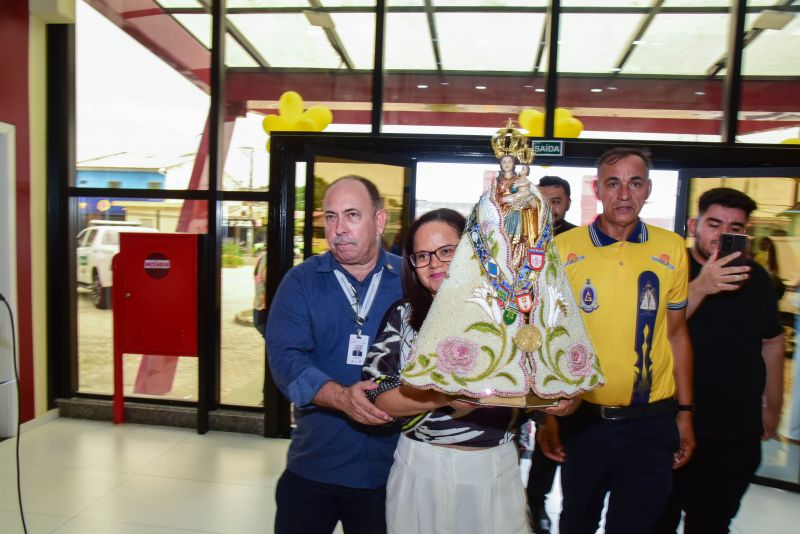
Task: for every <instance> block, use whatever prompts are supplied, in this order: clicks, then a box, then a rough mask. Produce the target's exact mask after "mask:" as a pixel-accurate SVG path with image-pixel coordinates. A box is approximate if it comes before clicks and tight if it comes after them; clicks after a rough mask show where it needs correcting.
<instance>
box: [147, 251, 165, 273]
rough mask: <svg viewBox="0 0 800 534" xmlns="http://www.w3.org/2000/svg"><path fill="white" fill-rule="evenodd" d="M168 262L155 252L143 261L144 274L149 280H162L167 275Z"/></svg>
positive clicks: (163, 256)
mask: <svg viewBox="0 0 800 534" xmlns="http://www.w3.org/2000/svg"><path fill="white" fill-rule="evenodd" d="M169 270H170V261H169V258H167V257H166V256H165V255H163V254H161V253H159V252H155V253H153V254H150V255H149V256H147V257H146V258H145V260H144V272H146V273H147V275H148V276H150V277H151V278H156V279H159V278H164V277H165V276H167V275H168V274H169Z"/></svg>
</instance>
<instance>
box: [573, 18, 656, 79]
mask: <svg viewBox="0 0 800 534" xmlns="http://www.w3.org/2000/svg"><path fill="white" fill-rule="evenodd" d="M642 17H644V15H639V14H630V15H628V14H615V15H608V14H597V13H563V14H562V15H561V29H560V30H559V34H558V46H559V50H558V70H559V72H581V73H587V72H591V73H603V74H607V73H609V72H613V71H612V69H613V68H614V66H615V65H616V64H617V60H618V59H619V57H620V54H622V51H623V50H624V49H625V47H626V46H627V44H628V41H630V39H631V36H632V35H633V34H634V32H635V30H636V27H637V25H638V24H639V22H640V21H641V20H642ZM609 28H613V31H609Z"/></svg>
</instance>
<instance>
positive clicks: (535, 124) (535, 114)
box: [517, 109, 544, 137]
mask: <svg viewBox="0 0 800 534" xmlns="http://www.w3.org/2000/svg"><path fill="white" fill-rule="evenodd" d="M517 121H518V122H519V125H520V126H522V127H523V128H525V129H526V130H528V135H532V136H534V137H541V136H543V135H544V113H542V112H541V111H537V110H535V109H523V110H522V111H521V112H520V114H519V117H517Z"/></svg>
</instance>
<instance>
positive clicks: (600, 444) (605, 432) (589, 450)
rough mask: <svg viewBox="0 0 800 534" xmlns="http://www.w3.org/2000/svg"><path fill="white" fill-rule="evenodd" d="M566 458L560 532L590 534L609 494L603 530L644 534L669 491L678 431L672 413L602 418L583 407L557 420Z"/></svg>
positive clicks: (664, 502)
mask: <svg viewBox="0 0 800 534" xmlns="http://www.w3.org/2000/svg"><path fill="white" fill-rule="evenodd" d="M561 437H562V441H563V443H564V450H565V453H566V460H565V461H564V463H563V464H562V465H561V490H562V492H563V494H564V501H563V508H562V511H561V519H560V522H559V532H561V534H594V532H595V531H596V530H597V527H598V524H599V522H600V514H601V512H602V510H603V501H604V499H605V495H606V493H609V500H608V511H607V512H606V522H605V532H607V533H608V534H636V533H642V534H644V533H649V532H650V531H651V529H652V527H653V524H655V522H656V520H657V519H658V518H659V516H660V515H661V513H662V511H663V510H664V506H665V504H666V502H667V498H668V497H669V494H670V491H671V490H672V459H673V454H674V453H675V451H676V450H678V445H679V437H678V427H677V425H676V424H675V418H674V417H673V416H672V414H665V415H658V416H652V417H643V418H639V419H623V420H606V419H601V418H600V417H599V415H595V414H593V413H591V412H589V411H588V410H586V409H583V407H582V408H580V409H578V411H577V412H576V413H575V414H573V415H571V416H569V417H564V418H562V419H561Z"/></svg>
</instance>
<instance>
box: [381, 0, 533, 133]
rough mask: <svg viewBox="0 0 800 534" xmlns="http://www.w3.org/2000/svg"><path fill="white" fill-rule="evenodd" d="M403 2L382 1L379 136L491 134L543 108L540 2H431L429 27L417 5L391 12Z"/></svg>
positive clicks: (422, 11) (425, 17) (424, 14)
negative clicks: (382, 72)
mask: <svg viewBox="0 0 800 534" xmlns="http://www.w3.org/2000/svg"><path fill="white" fill-rule="evenodd" d="M402 5H406V4H405V3H403V2H393V1H392V0H389V2H387V10H388V14H387V23H386V48H385V50H386V51H385V57H386V69H387V73H386V75H385V82H384V114H383V131H384V132H387V133H389V132H391V133H436V134H440V133H470V134H479V135H491V133H493V132H494V131H495V130H497V128H499V127H501V126H503V125H504V124H505V122H506V120H507V119H508V118H509V117H512V118H514V119H516V118H517V116H518V115H519V113H520V111H521V110H522V109H524V108H539V109H541V108H542V106H543V105H544V75H543V72H544V70H546V68H547V66H546V58H547V53H546V48H545V47H544V46H543V45H541V44H540V40H541V37H542V32H543V28H544V21H545V13H544V10H543V9H542V7H543V6H544V5H545V4H544V3H543V2H463V3H462V2H459V3H458V7H460V8H463V9H453V10H452V11H436V9H435V8H437V7H445V6H447V7H451V8H453V7H454V6H453V4H452V3H445V2H434V16H433V19H432V22H431V23H429V20H428V17H427V14H426V13H425V11H424V9H422V8H420V9H418V10H413V11H401V12H398V11H393V9H392V8H394V7H400V6H402ZM471 6H474V7H473V8H474V9H475V11H476V12H470V11H471V9H470V7H471ZM477 7H487V8H488V7H491V8H493V10H492V11H490V12H477V9H476V8H477ZM503 7H508V9H510V10H511V11H507V12H503V10H502V8H503ZM521 7H523V8H524V7H530V8H532V9H534V8H535V9H536V11H535V12H526V11H525V10H520V9H519V8H521ZM512 8H517V10H516V11H515V10H513V9H512ZM432 32H435V35H434V33H432ZM499 43H502V45H500V44H499ZM512 50H513V53H511V52H509V51H512ZM537 60H538V61H537ZM437 61H439V62H440V64H439V65H437ZM537 64H538V68H537Z"/></svg>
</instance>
